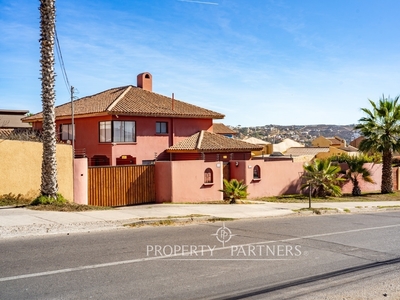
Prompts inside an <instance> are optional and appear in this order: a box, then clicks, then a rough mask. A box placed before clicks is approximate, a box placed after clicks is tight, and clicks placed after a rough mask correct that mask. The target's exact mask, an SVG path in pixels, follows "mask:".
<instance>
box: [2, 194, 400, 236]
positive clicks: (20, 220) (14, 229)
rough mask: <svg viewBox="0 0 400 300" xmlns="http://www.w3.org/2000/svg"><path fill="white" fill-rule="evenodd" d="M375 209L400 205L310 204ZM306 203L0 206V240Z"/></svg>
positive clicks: (269, 211)
mask: <svg viewBox="0 0 400 300" xmlns="http://www.w3.org/2000/svg"><path fill="white" fill-rule="evenodd" d="M378 206H383V207H385V206H386V207H387V206H400V201H380V202H327V203H312V207H313V208H331V209H337V210H338V211H339V212H363V211H376V210H377V207H378ZM307 207H308V203H275V202H265V203H256V204H232V205H228V204H150V205H139V206H129V207H120V208H116V209H112V210H94V211H84V212H53V211H37V210H30V209H27V208H5V207H0V239H3V238H9V237H22V236H32V235H46V234H56V233H59V234H69V233H72V232H93V231H99V230H108V229H123V228H125V227H124V226H123V225H124V224H128V223H141V222H150V221H151V222H153V221H156V220H163V219H175V220H181V221H182V220H192V219H199V220H206V219H210V218H234V219H245V218H265V217H274V216H284V215H290V214H295V213H296V212H294V211H293V210H296V209H301V208H307Z"/></svg>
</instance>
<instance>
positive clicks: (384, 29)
mask: <svg viewBox="0 0 400 300" xmlns="http://www.w3.org/2000/svg"><path fill="white" fill-rule="evenodd" d="M38 7H39V1H33V0H0V36H1V38H0V109H27V110H29V111H31V112H33V113H36V112H39V111H41V110H42V108H41V97H40V93H41V90H40V80H39V77H40V65H39V59H40V53H39V41H38V40H39V34H40V32H39V19H40V15H39V10H38ZM56 9H57V17H56V26H57V32H58V38H59V42H60V46H61V51H62V55H63V59H64V64H65V68H66V71H67V75H68V79H69V82H70V84H71V85H72V86H74V87H75V88H76V89H77V90H78V93H77V95H76V96H78V97H84V96H88V95H92V94H95V93H98V92H101V91H103V90H106V89H109V88H112V87H118V86H124V85H128V84H132V85H136V76H137V74H139V73H142V72H150V73H151V74H152V76H153V91H154V92H156V93H159V94H162V95H166V96H170V95H172V93H174V95H175V98H176V99H179V100H182V101H185V102H188V103H192V104H195V105H198V106H201V107H205V108H208V109H211V110H214V111H217V112H220V113H223V114H225V119H224V120H223V121H222V122H224V123H225V124H227V125H233V126H236V125H241V126H260V125H266V124H278V125H292V124H295V125H304V124H342V125H345V124H353V123H357V121H358V119H359V118H360V117H362V116H363V114H362V112H361V110H360V108H361V107H370V104H369V102H368V99H371V100H373V101H377V100H378V99H379V97H381V96H382V94H383V93H384V94H385V95H390V96H391V97H395V96H397V95H399V94H400V85H399V83H400V51H399V49H400V38H399V28H400V18H399V17H398V15H399V12H400V2H399V1H398V0H379V1H378V0H373V1H371V0H335V1H320V0H313V1H311V0H301V1H298V0H282V1H280V0H204V1H190V0H185V1H183V0H96V1H94V0H93V1H92V0H85V1H82V0H68V1H66V0H57V1H56ZM56 72H57V82H56V105H60V104H63V103H65V102H68V101H69V99H70V96H69V90H68V89H67V87H66V85H65V83H64V80H63V77H62V73H61V69H60V61H59V60H58V59H57V60H56Z"/></svg>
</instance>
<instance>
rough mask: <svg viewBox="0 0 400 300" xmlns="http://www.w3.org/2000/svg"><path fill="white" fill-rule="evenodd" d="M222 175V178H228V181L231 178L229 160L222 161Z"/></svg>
mask: <svg viewBox="0 0 400 300" xmlns="http://www.w3.org/2000/svg"><path fill="white" fill-rule="evenodd" d="M223 176H224V179H226V180H228V181H230V180H231V166H230V162H224V169H223Z"/></svg>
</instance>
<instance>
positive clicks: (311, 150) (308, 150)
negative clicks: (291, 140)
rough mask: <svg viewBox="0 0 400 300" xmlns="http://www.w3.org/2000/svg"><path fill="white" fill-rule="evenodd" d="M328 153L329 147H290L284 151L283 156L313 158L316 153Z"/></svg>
mask: <svg viewBox="0 0 400 300" xmlns="http://www.w3.org/2000/svg"><path fill="white" fill-rule="evenodd" d="M322 152H329V147H291V148H289V149H287V150H286V152H285V155H292V156H302V155H311V156H315V155H317V154H318V153H322Z"/></svg>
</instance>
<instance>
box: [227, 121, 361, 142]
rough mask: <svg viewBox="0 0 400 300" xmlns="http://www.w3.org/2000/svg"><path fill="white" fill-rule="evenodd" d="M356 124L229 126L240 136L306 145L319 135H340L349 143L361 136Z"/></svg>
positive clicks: (241, 137)
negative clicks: (286, 140)
mask: <svg viewBox="0 0 400 300" xmlns="http://www.w3.org/2000/svg"><path fill="white" fill-rule="evenodd" d="M354 126H355V124H349V125H328V124H319V125H289V126H288V125H274V124H270V125H264V126H251V127H241V126H229V127H230V128H232V129H233V130H235V131H236V132H238V136H237V137H238V138H240V139H243V138H247V137H256V138H259V139H262V140H264V141H267V142H270V143H279V142H280V141H282V140H283V139H286V138H290V139H292V140H295V141H297V142H300V143H302V144H305V145H311V141H312V140H314V139H315V138H317V137H318V136H321V135H322V136H324V137H334V136H337V137H340V138H342V139H345V140H346V142H347V143H350V142H351V141H352V140H354V139H355V138H357V137H358V136H359V134H358V132H357V131H355V130H354Z"/></svg>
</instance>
